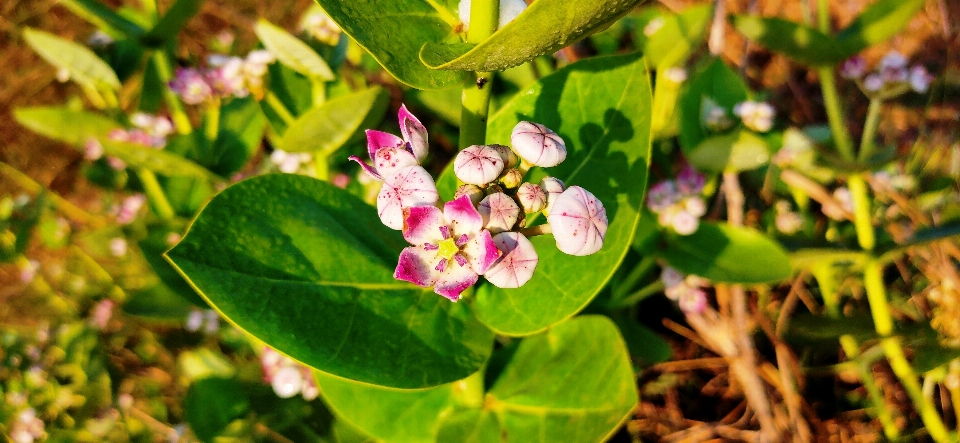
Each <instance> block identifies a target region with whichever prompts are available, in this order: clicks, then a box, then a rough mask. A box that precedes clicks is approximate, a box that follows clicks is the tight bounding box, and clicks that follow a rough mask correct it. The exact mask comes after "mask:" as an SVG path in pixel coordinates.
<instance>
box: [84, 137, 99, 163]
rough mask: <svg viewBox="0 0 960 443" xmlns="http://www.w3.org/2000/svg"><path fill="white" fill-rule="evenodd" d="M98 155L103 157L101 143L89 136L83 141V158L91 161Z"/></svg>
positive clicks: (97, 157)
mask: <svg viewBox="0 0 960 443" xmlns="http://www.w3.org/2000/svg"><path fill="white" fill-rule="evenodd" d="M100 157H103V145H102V144H100V140H97V139H95V138H91V139H88V140H87V141H86V142H84V143H83V158H85V159H87V160H91V161H93V160H97V159H99V158H100Z"/></svg>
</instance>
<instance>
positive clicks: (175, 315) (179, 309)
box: [123, 283, 196, 325]
mask: <svg viewBox="0 0 960 443" xmlns="http://www.w3.org/2000/svg"><path fill="white" fill-rule="evenodd" d="M195 308H196V305H194V304H193V303H190V302H189V301H187V299H185V298H184V297H183V296H181V295H180V294H179V293H178V292H175V291H174V290H172V289H170V288H169V287H168V286H166V285H164V284H162V283H158V284H155V285H153V286H149V287H147V288H144V289H140V290H137V291H133V293H132V294H130V299H129V300H127V301H126V302H125V303H124V304H123V312H125V313H127V314H129V315H134V316H137V317H143V318H148V319H153V320H161V321H169V322H172V323H176V324H178V325H179V324H183V321H184V320H186V318H187V315H188V314H190V311H191V310H192V309H195Z"/></svg>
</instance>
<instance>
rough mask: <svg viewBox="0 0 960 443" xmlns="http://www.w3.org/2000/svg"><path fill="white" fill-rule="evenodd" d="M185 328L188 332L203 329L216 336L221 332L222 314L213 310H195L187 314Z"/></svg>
mask: <svg viewBox="0 0 960 443" xmlns="http://www.w3.org/2000/svg"><path fill="white" fill-rule="evenodd" d="M183 328H184V329H186V330H187V331H188V332H197V331H199V330H200V329H201V328H202V329H203V332H205V333H207V334H214V333H216V332H217V331H218V330H220V314H217V311H214V310H212V309H204V310H199V309H194V310H192V311H190V314H187V321H186V323H185V324H184V326H183Z"/></svg>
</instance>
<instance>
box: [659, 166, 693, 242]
mask: <svg viewBox="0 0 960 443" xmlns="http://www.w3.org/2000/svg"><path fill="white" fill-rule="evenodd" d="M705 182H706V178H705V177H704V176H703V174H700V173H699V172H697V171H696V170H694V169H693V168H691V167H690V166H685V167H684V169H683V170H681V171H680V173H679V174H677V179H676V180H664V181H662V182H659V183H657V184H655V185H653V186H652V187H651V188H650V191H649V192H648V193H647V207H648V208H650V210H651V211H653V212H654V213H655V214H657V222H658V223H659V224H660V225H661V226H663V227H669V228H671V229H673V230H674V231H675V232H676V233H677V234H680V235H690V234H693V233H694V232H696V231H697V229H698V228H699V227H700V217H703V215H704V214H706V212H707V206H706V203H705V202H704V201H703V198H702V197H701V196H700V193H701V192H703V187H704V184H705Z"/></svg>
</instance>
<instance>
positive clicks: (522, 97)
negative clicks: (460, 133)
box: [475, 54, 651, 335]
mask: <svg viewBox="0 0 960 443" xmlns="http://www.w3.org/2000/svg"><path fill="white" fill-rule="evenodd" d="M650 103H651V97H650V82H649V78H648V71H647V67H646V63H645V62H644V59H643V58H642V57H641V56H640V55H639V54H628V55H619V56H610V57H597V58H593V59H589V60H585V61H582V62H578V63H575V64H573V65H570V66H568V67H566V68H564V69H561V70H559V71H557V72H556V73H554V74H551V75H549V76H547V77H544V78H543V79H542V80H541V81H540V82H538V83H537V84H535V85H533V86H531V87H530V88H529V89H527V90H526V91H523V92H521V93H520V94H518V96H517V98H516V99H514V100H512V101H511V102H509V103H508V104H506V105H505V106H504V107H503V109H501V110H500V111H499V112H498V113H497V114H496V115H495V116H494V117H493V118H492V119H491V120H490V125H489V129H488V132H487V142H489V143H500V144H505V145H509V144H510V133H511V131H512V130H513V127H514V126H515V125H516V124H517V122H518V121H521V120H530V121H534V122H538V123H542V124H544V125H546V126H547V127H548V128H551V129H553V130H554V131H556V132H557V134H559V135H560V136H561V137H563V139H564V141H565V142H566V143H567V159H566V161H564V162H563V163H562V164H560V165H558V166H556V167H554V168H550V169H549V170H547V171H546V172H547V173H548V174H550V175H552V176H554V177H557V178H559V179H560V180H563V181H564V183H566V184H567V185H568V186H570V185H578V186H582V187H584V188H585V189H588V190H589V191H590V192H592V193H593V194H594V195H596V196H597V198H599V199H600V201H602V202H603V204H604V206H605V207H606V212H607V217H608V218H609V220H610V226H609V229H608V231H607V235H606V238H605V241H604V245H603V249H601V250H600V251H599V252H597V253H596V254H593V255H590V256H586V257H574V256H571V255H566V254H564V253H562V252H560V251H559V250H558V249H557V247H556V244H555V242H554V239H553V237H552V236H539V237H534V238H532V239H531V240H532V242H533V244H534V246H536V248H537V253H538V254H539V256H540V262H539V264H538V265H537V270H536V272H535V273H534V276H533V279H531V280H530V281H529V282H528V283H527V284H526V285H524V286H523V287H521V288H519V289H498V288H495V287H493V286H492V285H485V286H482V287H481V288H480V289H479V290H478V291H477V297H476V300H475V307H476V309H477V316H478V317H479V318H480V321H482V322H484V323H485V324H486V325H487V326H489V327H491V328H492V329H493V330H495V331H497V332H498V333H501V334H506V335H526V334H532V333H534V332H537V331H541V330H543V329H545V328H547V327H548V326H550V325H551V324H554V323H556V322H559V321H561V320H563V319H565V318H568V317H570V316H572V315H573V314H575V313H576V312H577V311H579V310H580V309H582V308H583V307H584V306H586V305H587V303H589V302H590V300H591V299H592V298H593V297H594V296H595V295H596V294H597V293H598V292H599V291H600V289H601V288H603V286H604V285H605V284H606V283H607V280H609V279H610V277H611V276H612V275H613V272H614V271H615V270H616V268H617V265H618V264H619V263H620V262H621V261H622V260H623V257H624V256H625V254H626V253H627V249H629V247H630V242H631V240H632V238H633V234H634V231H635V227H636V224H637V220H639V218H640V211H639V208H640V206H641V205H642V202H643V195H644V188H645V187H646V182H647V170H648V168H649V158H650ZM539 174H542V172H541V173H539ZM586 270H589V271H586Z"/></svg>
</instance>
